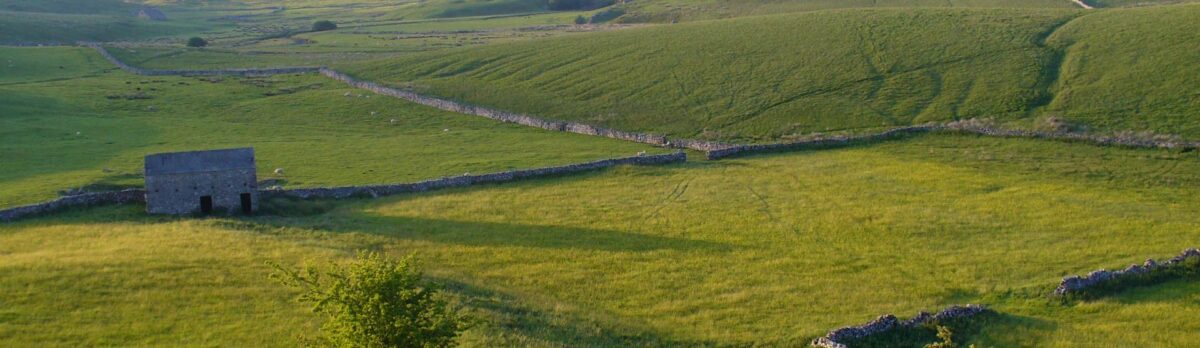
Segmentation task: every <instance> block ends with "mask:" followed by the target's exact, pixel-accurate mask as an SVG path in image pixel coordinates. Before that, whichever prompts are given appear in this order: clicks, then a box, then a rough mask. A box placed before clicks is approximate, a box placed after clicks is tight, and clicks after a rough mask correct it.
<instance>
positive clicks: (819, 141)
mask: <svg viewBox="0 0 1200 348" xmlns="http://www.w3.org/2000/svg"><path fill="white" fill-rule="evenodd" d="M931 132H953V133H965V134H975V135H983V136H991V137H1002V138H1029V139H1045V140H1057V141H1068V142H1081V143H1089V144H1095V145H1106V146H1124V147H1133V148H1160V149H1198V148H1200V142H1195V141H1185V140H1182V139H1179V138H1177V137H1169V136H1156V135H1153V134H1139V133H1132V132H1123V133H1114V134H1098V133H1084V132H1042V131H1027V130H1016V129H1007V128H1003V127H999V126H995V125H991V124H989V123H988V122H985V121H980V120H965V121H956V122H950V123H945V124H924V125H917V126H909V127H900V128H893V129H890V130H887V131H884V132H880V133H875V134H866V135H843V136H831V137H818V138H813V139H807V140H803V141H796V142H790V143H774V144H751V145H732V146H726V147H724V148H721V149H717V150H712V151H708V152H707V154H708V159H710V160H715V159H722V158H728V157H736V156H742V155H750V154H756V153H767V152H783V151H794V150H803V149H813V148H827V147H837V146H846V145H851V144H859V143H872V142H878V141H886V140H892V139H898V138H903V137H906V136H911V135H915V134H923V133H931Z"/></svg>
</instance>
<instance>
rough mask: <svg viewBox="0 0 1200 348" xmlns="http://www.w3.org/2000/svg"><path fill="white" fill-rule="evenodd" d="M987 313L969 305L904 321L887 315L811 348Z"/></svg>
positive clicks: (837, 346) (833, 347)
mask: <svg viewBox="0 0 1200 348" xmlns="http://www.w3.org/2000/svg"><path fill="white" fill-rule="evenodd" d="M987 311H988V309H987V307H984V306H981V305H973V304H969V305H965V306H950V307H947V308H946V309H943V310H942V311H941V312H938V313H937V314H929V313H927V312H921V313H919V314H917V316H915V317H912V318H911V319H908V320H904V321H901V320H900V319H899V318H896V316H895V315H891V314H887V315H882V316H880V317H879V318H876V319H875V320H872V321H870V322H868V323H866V324H862V325H858V326H847V327H843V328H839V329H836V330H833V331H830V332H829V333H828V334H826V335H825V336H822V337H819V338H817V339H815V340H813V341H812V346H813V347H821V348H846V347H847V346H846V344H847V343H848V342H850V341H854V340H860V339H864V338H867V337H870V336H874V335H878V334H882V333H886V332H888V331H891V330H895V329H900V328H916V327H919V326H921V325H924V324H925V323H930V322H939V321H943V320H949V319H961V318H967V317H973V316H976V315H979V314H982V313H984V312H987Z"/></svg>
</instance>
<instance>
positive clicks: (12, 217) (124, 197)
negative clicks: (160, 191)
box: [0, 189, 146, 222]
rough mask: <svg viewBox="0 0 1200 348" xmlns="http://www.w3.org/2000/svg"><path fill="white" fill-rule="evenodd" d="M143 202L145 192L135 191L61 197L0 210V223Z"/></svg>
mask: <svg viewBox="0 0 1200 348" xmlns="http://www.w3.org/2000/svg"><path fill="white" fill-rule="evenodd" d="M145 201H146V191H144V190H137V189H134V190H125V191H114V192H99V193H85V194H80V195H74V196H66V197H61V198H58V199H55V200H53V201H49V202H43V203H38V204H32V205H26V206H21V207H16V208H9V209H4V210H0V221H2V222H12V221H16V220H18V219H23V218H29V217H34V216H38V215H44V214H48V213H52V212H56V211H60V210H63V209H67V208H74V207H87V206H98V205H110V204H126V203H144V202H145Z"/></svg>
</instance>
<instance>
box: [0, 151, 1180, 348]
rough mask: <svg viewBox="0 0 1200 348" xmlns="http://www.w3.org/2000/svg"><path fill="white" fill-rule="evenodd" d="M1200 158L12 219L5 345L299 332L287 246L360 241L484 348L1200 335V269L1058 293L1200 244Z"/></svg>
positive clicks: (882, 169) (277, 337)
mask: <svg viewBox="0 0 1200 348" xmlns="http://www.w3.org/2000/svg"><path fill="white" fill-rule="evenodd" d="M1198 156H1200V155H1198V154H1196V153H1194V152H1193V153H1178V152H1170V151H1158V150H1153V151H1152V150H1122V149H1114V148H1100V147H1091V146H1084V145H1071V144H1062V143H1055V142H1040V141H1029V140H1004V139H991V138H975V137H957V136H928V137H921V138H917V139H914V140H911V141H905V142H894V143H888V144H880V145H874V146H863V147H857V148H850V149H842V150H833V151H823V152H809V153H797V154H788V155H775V156H763V157H753V158H745V159H738V160H731V161H721V162H713V163H692V164H687V165H679V166H671V167H655V168H646V167H641V168H633V167H629V168H618V169H615V170H610V171H604V172H599V173H595V174H591V175H585V176H573V177H567V178H558V179H550V180H539V181H535V182H527V183H517V184H511V185H501V186H490V187H477V188H471V189H462V190H450V191H442V192H437V193H428V194H418V195H408V196H402V197H394V198H387V199H382V200H367V201H351V202H345V203H337V204H333V205H332V206H333V208H332V210H331V211H328V212H325V213H320V214H318V215H313V216H297V217H256V218H248V219H203V220H191V219H172V218H159V217H145V216H142V215H140V214H139V213H138V207H125V208H102V209H93V210H85V211H77V212H73V213H68V214H60V215H56V216H51V217H46V218H41V219H37V220H33V221H27V222H21V223H17V224H6V225H0V289H8V290H7V292H6V294H5V296H4V301H5V305H4V306H3V307H0V308H2V309H0V345H5V346H25V345H29V344H32V343H34V342H36V343H38V344H61V345H156V344H188V345H215V346H231V345H233V346H242V345H262V346H292V345H294V341H293V340H292V337H294V336H295V335H296V334H299V333H303V332H308V333H311V332H312V331H311V330H312V327H313V325H314V323H313V322H312V321H311V319H310V318H311V317H309V316H307V315H305V314H303V311H304V309H306V308H307V306H304V305H301V304H297V303H290V302H289V296H290V295H291V293H290V292H289V291H288V290H287V289H285V288H283V287H281V286H277V285H275V284H273V283H271V282H270V281H269V280H267V279H266V273H267V272H268V269H267V267H265V265H264V261H279V262H282V263H284V264H298V263H300V262H301V260H305V259H307V260H311V261H313V262H320V261H323V260H343V259H344V258H345V257H347V256H348V255H351V253H352V251H353V250H355V249H360V248H369V249H373V250H379V251H383V252H386V253H389V254H392V255H401V254H408V253H416V254H418V255H419V256H420V257H422V258H423V259H424V260H425V264H426V265H427V266H428V268H429V269H430V270H431V275H432V276H433V277H434V278H435V279H438V280H440V281H443V282H447V283H449V284H450V285H451V289H452V291H453V292H454V293H456V294H457V295H458V296H459V299H460V300H461V302H462V303H465V304H466V305H467V306H468V308H469V309H470V310H471V311H473V312H475V313H478V314H479V315H480V316H482V317H483V318H485V321H484V324H483V325H482V326H481V327H479V328H477V329H475V330H473V331H472V332H471V333H470V334H469V335H468V337H467V338H466V343H467V345H468V346H563V345H566V346H644V345H650V344H660V345H676V346H678V345H688V346H691V345H704V344H708V345H752V344H759V345H769V346H797V345H803V344H805V343H806V341H807V340H808V339H810V338H812V337H813V336H816V335H820V334H823V333H824V332H825V331H826V330H828V329H830V328H832V327H836V326H841V325H847V324H855V323H861V322H865V321H867V320H870V319H872V318H874V317H875V316H877V315H879V314H882V313H898V314H902V315H909V314H912V313H915V312H916V311H918V310H932V309H936V308H939V307H941V306H943V305H948V304H955V303H964V302H976V303H985V304H989V305H991V306H992V307H993V308H995V309H997V310H998V311H1000V312H1001V313H1003V314H1002V315H1000V316H999V317H996V318H993V319H991V320H989V321H988V322H987V323H985V325H983V326H982V328H980V330H979V332H978V333H969V332H962V333H960V335H957V336H956V340H957V341H959V342H962V343H964V344H969V343H976V344H978V345H979V346H1087V345H1095V344H1102V345H1113V346H1136V345H1138V344H1139V343H1142V342H1156V343H1163V344H1164V345H1171V344H1186V342H1193V341H1195V340H1196V339H1200V337H1197V333H1200V330H1198V329H1200V327H1197V324H1196V323H1195V321H1193V320H1188V318H1190V317H1191V316H1194V315H1195V314H1196V313H1198V312H1200V307H1198V306H1197V302H1196V301H1195V289H1196V286H1195V284H1194V283H1184V282H1174V283H1168V284H1162V285H1158V286H1153V287H1146V288H1140V289H1134V290H1131V291H1126V292H1121V293H1118V294H1115V295H1114V296H1113V297H1109V298H1104V299H1101V300H1099V301H1094V302H1087V303H1076V304H1067V305H1063V304H1059V303H1057V302H1054V301H1050V300H1048V299H1046V298H1044V297H1043V296H1044V294H1045V293H1046V292H1048V291H1050V290H1051V289H1052V288H1053V285H1054V284H1056V282H1057V281H1058V280H1059V279H1060V278H1061V276H1063V275H1067V274H1078V273H1085V272H1087V271H1090V270H1093V269H1095V268H1098V267H1109V268H1114V267H1121V266H1123V265H1128V264H1130V263H1134V262H1141V261H1142V260H1144V259H1145V258H1147V257H1155V258H1162V257H1167V256H1170V255H1173V254H1175V253H1177V252H1178V251H1179V250H1180V249H1182V248H1183V247H1186V246H1193V245H1194V243H1195V241H1196V240H1197V237H1200V235H1198V232H1197V231H1200V223H1198V222H1197V221H1196V219H1195V218H1194V216H1196V214H1198V213H1200V206H1197V205H1195V204H1189V202H1191V201H1193V200H1194V198H1195V197H1196V196H1197V195H1198V194H1200V191H1197V190H1198V189H1197V188H1198V187H1200V185H1198V184H1200V176H1198V174H1197V173H1200V157H1198ZM263 157H264V158H265V157H268V156H263ZM21 163H32V162H31V161H24V162H21ZM331 170H332V169H331ZM6 185H7V184H6ZM546 202H554V204H545V203H546ZM164 308H171V310H169V311H165V312H164V310H163V309H164ZM1165 308H1169V310H1167V309H1165ZM1133 325H1136V328H1135V327H1133Z"/></svg>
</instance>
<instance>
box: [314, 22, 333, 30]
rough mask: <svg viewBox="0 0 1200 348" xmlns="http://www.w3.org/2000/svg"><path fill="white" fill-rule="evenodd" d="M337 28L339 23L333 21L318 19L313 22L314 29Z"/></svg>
mask: <svg viewBox="0 0 1200 348" xmlns="http://www.w3.org/2000/svg"><path fill="white" fill-rule="evenodd" d="M334 29H337V23H334V22H331V21H316V22H314V23H313V26H312V30H313V31H328V30H334Z"/></svg>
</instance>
